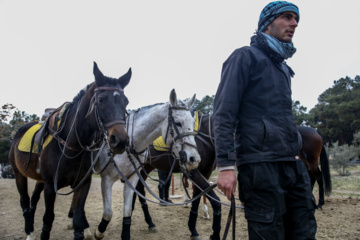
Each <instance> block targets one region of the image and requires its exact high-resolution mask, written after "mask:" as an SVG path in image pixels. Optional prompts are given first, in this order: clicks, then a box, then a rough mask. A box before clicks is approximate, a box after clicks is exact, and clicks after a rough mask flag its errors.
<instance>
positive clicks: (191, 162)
mask: <svg viewBox="0 0 360 240" xmlns="http://www.w3.org/2000/svg"><path fill="white" fill-rule="evenodd" d="M179 157H180V164H181V165H182V166H185V169H186V170H188V171H189V170H193V169H195V168H197V167H198V166H199V163H200V156H199V155H196V154H189V156H188V154H187V153H186V151H180V152H179Z"/></svg>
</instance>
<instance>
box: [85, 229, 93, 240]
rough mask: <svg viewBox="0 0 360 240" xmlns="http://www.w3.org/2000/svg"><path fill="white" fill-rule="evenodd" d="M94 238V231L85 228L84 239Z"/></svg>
mask: <svg viewBox="0 0 360 240" xmlns="http://www.w3.org/2000/svg"><path fill="white" fill-rule="evenodd" d="M93 239H94V238H93V235H92V233H91V231H90V228H86V229H85V230H84V240H93Z"/></svg>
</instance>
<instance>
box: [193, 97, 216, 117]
mask: <svg viewBox="0 0 360 240" xmlns="http://www.w3.org/2000/svg"><path fill="white" fill-rule="evenodd" d="M214 99H215V95H212V96H209V95H206V96H205V97H203V98H202V99H201V101H200V100H198V99H196V100H195V102H194V105H193V108H194V109H195V110H198V111H200V112H201V113H203V114H212V113H213V109H214Z"/></svg>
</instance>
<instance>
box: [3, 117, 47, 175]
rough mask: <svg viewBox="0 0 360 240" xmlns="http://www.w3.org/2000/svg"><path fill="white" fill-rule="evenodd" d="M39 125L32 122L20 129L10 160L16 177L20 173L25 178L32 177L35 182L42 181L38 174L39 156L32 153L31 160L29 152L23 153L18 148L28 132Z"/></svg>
mask: <svg viewBox="0 0 360 240" xmlns="http://www.w3.org/2000/svg"><path fill="white" fill-rule="evenodd" d="M37 123H38V122H31V123H28V124H25V125H23V126H22V127H20V128H19V130H18V131H17V132H16V134H15V136H14V138H13V141H12V144H11V147H10V151H9V156H8V158H9V162H10V164H11V167H12V168H13V170H14V173H15V175H17V174H19V173H20V174H21V175H23V176H25V177H30V178H33V179H35V180H38V181H42V178H41V176H40V175H39V174H37V173H36V166H37V159H38V155H37V154H34V153H32V154H31V158H30V155H29V153H28V152H22V151H20V150H19V148H18V146H19V143H20V141H21V138H22V137H23V136H24V134H25V133H26V131H27V130H29V129H30V128H31V127H32V126H34V125H35V124H37ZM29 159H30V161H29Z"/></svg>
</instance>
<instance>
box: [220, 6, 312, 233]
mask: <svg viewBox="0 0 360 240" xmlns="http://www.w3.org/2000/svg"><path fill="white" fill-rule="evenodd" d="M299 19H300V14H299V10H298V7H297V6H295V5H294V4H292V3H289V2H285V1H276V2H272V3H269V4H268V5H267V6H266V7H265V8H264V9H263V10H262V12H261V14H260V18H259V22H258V30H257V32H256V34H255V35H254V36H253V37H252V38H251V44H250V46H246V47H243V48H240V49H237V50H235V51H234V52H233V53H232V54H231V56H230V57H229V58H228V59H227V60H226V61H225V63H224V65H223V69H222V74H221V81H220V84H219V87H218V90H217V93H216V96H215V103H214V129H215V146H216V157H217V165H218V167H219V171H220V172H219V175H218V181H217V183H218V187H219V189H220V190H221V191H223V192H224V194H225V195H226V196H227V197H228V199H230V197H231V195H232V194H234V193H235V188H236V184H237V179H236V176H235V171H234V166H235V164H236V166H237V170H238V182H239V195H240V200H241V201H242V202H244V207H245V218H246V219H247V222H248V233H249V239H266V240H269V239H276V240H279V239H291V240H294V239H315V233H316V228H317V226H316V220H315V217H314V212H315V203H314V199H313V196H312V192H311V185H310V180H309V176H308V174H307V172H306V168H305V166H304V164H303V162H302V161H301V160H300V158H299V151H300V148H301V138H299V135H298V132H297V129H296V125H295V121H294V118H293V116H292V99H291V86H290V85H291V77H292V76H293V75H294V72H293V71H292V69H291V68H290V67H289V66H287V65H286V63H285V62H284V60H285V59H288V58H290V57H292V55H293V54H294V53H295V51H296V49H295V47H294V45H293V43H292V38H293V36H294V33H295V29H296V27H297V26H298V22H299ZM234 133H235V141H234V138H233V136H234Z"/></svg>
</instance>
